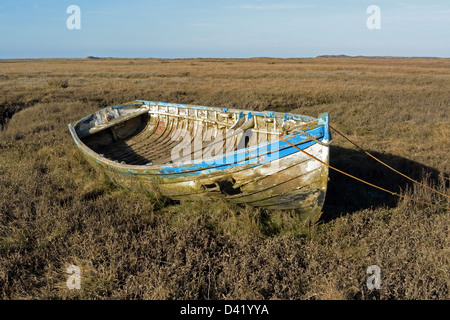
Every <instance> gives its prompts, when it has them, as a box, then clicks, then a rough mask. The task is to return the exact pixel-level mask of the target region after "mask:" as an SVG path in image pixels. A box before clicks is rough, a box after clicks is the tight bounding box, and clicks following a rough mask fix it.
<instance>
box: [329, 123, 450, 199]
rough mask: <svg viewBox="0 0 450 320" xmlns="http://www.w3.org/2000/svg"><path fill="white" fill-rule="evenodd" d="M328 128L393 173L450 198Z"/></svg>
mask: <svg viewBox="0 0 450 320" xmlns="http://www.w3.org/2000/svg"><path fill="white" fill-rule="evenodd" d="M330 128H331V129H333V130H334V131H336V132H337V133H338V134H339V135H341V136H342V137H344V139H345V140H347V141H348V142H350V143H351V144H353V145H354V146H355V147H356V148H358V149H359V150H361V151H363V152H364V153H365V154H367V155H368V156H369V157H371V158H372V159H375V160H376V161H378V162H379V163H381V164H382V165H384V166H386V167H388V168H389V169H391V170H392V171H394V172H395V173H397V174H399V175H401V176H402V177H405V178H406V179H409V180H411V181H412V182H414V183H417V184H418V185H420V186H422V187H424V188H427V189H430V190H431V191H434V192H436V193H439V194H440V195H442V196H444V197H447V198H450V196H448V195H446V194H445V193H442V192H440V191H438V190H435V189H433V188H431V187H429V186H427V185H425V184H423V183H421V182H419V181H416V180H414V179H412V178H410V177H408V176H407V175H405V174H403V173H401V172H400V171H398V170H396V169H394V168H392V167H391V166H389V165H388V164H386V163H384V162H383V161H381V160H380V159H378V158H377V157H375V156H374V155H372V154H370V153H369V152H367V151H366V150H364V149H363V148H361V147H360V146H358V145H357V144H356V143H354V142H353V141H351V140H350V139H349V138H347V137H346V136H345V135H344V134H343V133H341V132H339V131H338V130H337V129H335V128H333V127H332V126H330Z"/></svg>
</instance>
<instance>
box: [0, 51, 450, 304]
mask: <svg viewBox="0 0 450 320" xmlns="http://www.w3.org/2000/svg"><path fill="white" fill-rule="evenodd" d="M449 87H450V61H449V60H448V59H363V58H354V59H244V60H236V59H229V60H221V59H187V60H161V59H100V60H90V59H81V60H69V59H66V60H29V61H27V60H3V61H0V92H1V96H0V126H1V128H3V130H1V131H0V186H1V187H0V298H2V299H17V298H20V299H23V298H25V299H30V298H35V299H50V298H56V299H72V298H74V299H112V298H114V299H448V298H449V297H450V296H449V279H450V275H449V271H450V268H449V262H450V261H449V259H450V258H449V257H450V255H449V233H448V232H449V230H448V226H449V225H450V223H449V222H450V221H449V212H446V211H443V210H440V209H436V208H431V207H426V206H423V205H417V204H412V203H407V202H405V201H398V200H397V199H395V198H392V197H389V196H386V195H384V194H382V193H381V192H378V191H376V190H373V189H371V188H370V187H366V186H363V185H360V184H359V183H357V182H354V181H350V180H349V179H347V178H345V177H342V176H340V175H339V174H337V173H333V172H332V173H330V177H331V181H330V183H329V191H328V194H327V200H326V204H325V207H324V214H323V216H322V220H321V223H320V224H319V225H316V226H314V227H312V228H305V227H303V226H302V225H301V223H300V221H299V220H298V218H297V217H296V216H295V215H292V214H290V213H286V212H281V211H275V212H266V211H264V210H260V209H254V208H251V207H247V206H233V205H230V204H228V203H222V202H220V203H203V202H201V200H199V201H198V202H192V203H191V202H186V203H184V202H182V203H179V204H178V203H172V202H167V201H163V200H161V199H152V198H150V197H149V196H146V195H143V194H133V193H130V192H128V191H126V190H122V189H119V188H117V187H115V186H114V185H112V184H111V183H110V182H109V181H108V180H107V179H106V178H105V177H104V176H103V175H101V174H100V173H99V172H96V171H95V170H94V169H92V168H91V166H90V165H89V164H88V163H87V162H86V161H85V160H84V159H83V157H82V156H81V155H80V153H79V152H78V151H77V150H76V148H75V146H74V144H73V142H72V141H71V138H70V135H69V133H68V130H67V123H69V122H72V121H73V120H76V119H79V118H81V117H83V116H85V115H86V114H89V113H91V112H93V111H94V110H97V109H99V108H101V107H104V106H107V105H112V104H119V103H122V102H126V101H130V100H134V99H148V100H154V101H167V102H179V103H193V104H199V105H210V106H226V107H239V108H248V109H257V110H266V109H271V110H275V111H293V112H297V113H302V114H308V115H311V116H317V115H318V114H319V113H320V112H324V111H328V112H330V115H331V120H332V122H333V123H334V125H335V126H336V127H337V128H339V129H341V131H343V132H345V133H346V134H348V135H349V137H350V138H352V139H353V140H355V141H356V142H357V143H359V144H360V145H362V146H364V147H365V148H366V149H368V150H370V151H371V152H372V153H374V154H375V155H377V156H379V157H380V158H382V159H383V160H384V161H386V162H388V163H389V164H390V165H392V166H394V167H395V168H397V169H399V170H400V171H403V172H405V173H407V174H409V175H411V176H412V177H414V178H416V179H418V180H421V181H422V180H423V181H425V182H426V183H428V184H430V185H433V186H435V187H436V188H438V189H440V190H441V191H443V192H446V193H447V194H448V193H449V190H448V189H449V178H448V174H449V172H450V163H449V161H448V158H449V147H450V119H449V111H450V92H449V90H448V88H449ZM331 162H332V164H333V165H335V166H336V167H339V168H342V169H344V170H346V171H348V172H350V173H353V174H355V175H358V176H361V177H363V178H365V179H367V180H370V181H373V182H375V183H377V184H379V185H381V186H383V187H388V188H391V189H394V190H396V191H399V192H406V193H407V194H409V195H411V196H413V197H416V198H419V199H421V200H425V201H433V202H436V203H440V204H441V205H446V206H448V205H449V202H448V201H446V200H444V199H442V197H438V196H435V195H433V194H431V193H429V192H425V191H423V190H421V189H420V188H412V186H411V185H410V184H408V183H406V181H404V179H402V178H398V177H394V176H393V175H392V174H391V173H390V172H388V171H387V170H385V169H383V168H380V166H379V165H378V164H377V163H375V162H374V161H373V160H370V159H369V158H368V157H367V156H366V155H364V154H363V153H361V152H360V151H358V150H355V149H354V148H352V147H351V145H349V144H348V143H346V142H345V141H344V140H343V139H341V138H339V137H337V136H336V135H335V143H334V146H333V148H332V150H331ZM72 264H74V265H77V266H79V267H80V269H81V276H82V282H81V283H82V289H81V290H68V288H67V287H66V285H65V284H66V279H67V277H68V274H66V273H65V272H66V268H67V267H68V266H69V265H72ZM373 264H376V265H378V266H379V267H380V268H381V275H382V284H381V289H380V290H375V291H371V290H369V289H368V288H367V286H366V279H367V277H368V275H367V274H366V268H367V267H368V266H369V265H373Z"/></svg>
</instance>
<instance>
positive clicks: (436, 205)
mask: <svg viewBox="0 0 450 320" xmlns="http://www.w3.org/2000/svg"><path fill="white" fill-rule="evenodd" d="M281 134H282V133H281ZM281 134H280V135H281ZM280 140H282V141H284V142H286V143H287V144H289V145H291V146H293V147H294V148H296V149H298V150H300V151H301V152H303V153H304V154H306V155H307V156H309V157H311V158H313V159H314V160H317V161H319V162H320V163H321V164H323V165H325V166H327V167H328V168H330V169H333V170H335V171H337V172H339V173H342V174H343V175H346V176H348V177H350V178H352V179H355V180H358V181H360V182H362V183H365V184H367V185H369V186H371V187H374V188H377V189H380V190H382V191H384V192H387V193H390V194H392V195H394V196H397V197H400V198H404V199H407V200H410V201H415V202H419V203H422V204H426V205H429V206H433V207H438V208H441V209H445V210H450V208H447V207H443V206H440V205H438V204H433V203H429V202H425V201H421V200H416V199H413V198H410V197H407V196H404V195H401V194H398V193H396V192H393V191H390V190H387V189H384V188H382V187H379V186H377V185H374V184H372V183H370V182H367V181H365V180H362V179H360V178H357V177H355V176H352V175H351V174H349V173H346V172H344V171H342V170H339V169H337V168H335V167H333V166H331V165H329V164H327V163H325V162H323V161H322V160H320V159H318V158H316V157H314V156H313V155H311V154H309V153H308V152H306V151H304V150H302V149H300V148H299V147H297V146H296V145H294V144H292V143H290V142H289V141H287V140H285V139H283V138H282V137H281V136H280Z"/></svg>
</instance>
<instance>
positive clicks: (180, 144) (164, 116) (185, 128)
mask: <svg viewBox="0 0 450 320" xmlns="http://www.w3.org/2000/svg"><path fill="white" fill-rule="evenodd" d="M190 112H191V111H190V110H189V112H186V114H185V115H180V114H170V113H168V112H166V113H164V112H158V113H156V112H155V113H152V112H144V113H142V114H139V115H137V116H133V117H129V118H127V119H126V120H125V121H123V120H122V121H116V123H114V120H113V121H111V122H110V125H106V126H103V127H102V128H101V130H90V131H91V133H89V134H84V135H79V136H80V137H81V140H82V142H83V143H84V144H86V145H87V146H88V147H89V148H90V149H92V150H93V151H95V152H96V153H98V154H100V155H102V156H103V157H105V158H107V159H110V160H112V161H115V162H118V163H122V164H128V165H152V164H154V165H161V164H168V163H172V162H186V161H191V160H195V159H199V157H202V159H206V158H209V157H214V156H217V155H219V154H223V153H228V152H232V151H235V150H237V149H241V148H249V147H251V146H254V145H257V144H261V143H264V142H267V141H270V140H274V139H277V138H278V136H279V134H280V133H281V132H282V128H281V121H279V120H280V119H277V118H276V117H264V116H262V117H261V116H260V117H257V116H252V115H251V114H247V115H243V114H242V113H240V114H239V113H227V114H225V113H218V112H209V111H208V112H206V114H204V115H201V114H199V113H198V112H195V114H190ZM119 119H120V118H119ZM119 119H116V120H119ZM94 129H95V128H94Z"/></svg>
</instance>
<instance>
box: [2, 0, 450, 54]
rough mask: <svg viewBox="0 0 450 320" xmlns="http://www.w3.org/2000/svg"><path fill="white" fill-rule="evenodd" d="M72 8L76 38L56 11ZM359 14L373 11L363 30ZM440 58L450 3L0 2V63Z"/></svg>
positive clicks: (449, 50) (448, 46)
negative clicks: (372, 22)
mask: <svg viewBox="0 0 450 320" xmlns="http://www.w3.org/2000/svg"><path fill="white" fill-rule="evenodd" d="M70 5H78V6H79V7H80V9H81V29H79V30H69V29H68V28H67V26H66V20H67V19H68V18H69V16H70V14H68V13H67V12H66V10H67V8H68V7H69V6H70ZM369 5H378V6H379V8H380V11H381V15H380V17H381V29H378V30H377V29H375V30H370V29H369V28H367V25H366V20H367V19H368V18H369V16H370V14H369V13H367V12H366V10H367V7H368V6H369ZM323 54H347V55H369V56H375V55H388V56H437V57H450V1H448V0H445V1H444V0H430V1H416V0H404V1H395V0H391V1H387V0H370V1H366V0H340V1H329V0H316V1H312V0H305V1H299V0H281V1H272V0H266V1H264V0H241V1H237V0H221V1H218V0H208V1H204V0H192V1H189V0H185V1H180V0H150V1H143V0H128V1H116V0H109V1H104V0H96V1H94V0H91V1H87V0H70V1H65V0H40V1H36V0H14V1H12V0H1V2H0V58H50V57H54V58H63V57H74V58H84V57H86V56H100V57H138V58H145V57H157V58H191V57H194V58H195V57H224V58H234V57H242V58H247V57H281V58H288V57H315V56H317V55H323Z"/></svg>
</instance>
